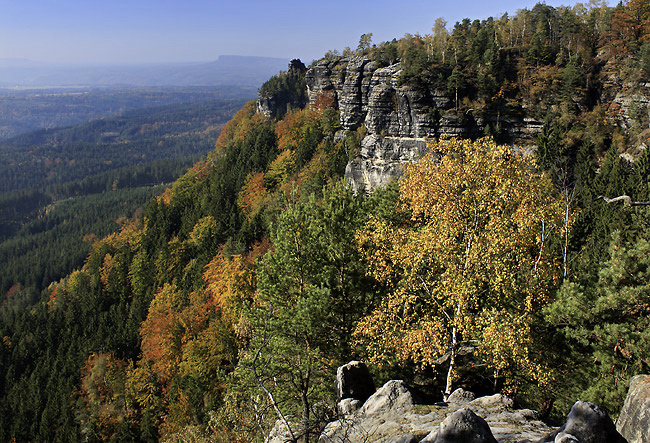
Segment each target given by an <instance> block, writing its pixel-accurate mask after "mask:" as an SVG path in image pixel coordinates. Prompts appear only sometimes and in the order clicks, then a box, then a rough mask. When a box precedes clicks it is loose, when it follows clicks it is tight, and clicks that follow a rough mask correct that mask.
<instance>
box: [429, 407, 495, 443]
mask: <svg viewBox="0 0 650 443" xmlns="http://www.w3.org/2000/svg"><path fill="white" fill-rule="evenodd" d="M421 441H422V442H423V443H496V442H497V441H496V439H495V438H494V435H492V431H491V430H490V426H488V424H487V422H486V421H485V420H484V419H482V418H481V417H479V416H478V415H476V414H475V413H474V412H473V411H472V410H471V409H469V408H467V407H465V408H462V409H459V410H457V411H456V412H454V413H453V414H451V415H449V416H448V417H447V418H445V419H444V420H443V422H442V423H440V429H434V430H433V431H431V433H430V434H429V435H427V436H426V437H424V439H423V440H421Z"/></svg>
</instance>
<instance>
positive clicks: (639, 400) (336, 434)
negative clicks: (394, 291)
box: [266, 361, 650, 443]
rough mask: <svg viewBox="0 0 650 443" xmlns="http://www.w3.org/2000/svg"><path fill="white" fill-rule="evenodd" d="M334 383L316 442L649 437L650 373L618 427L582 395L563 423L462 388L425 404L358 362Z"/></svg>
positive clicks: (281, 437)
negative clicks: (376, 378) (380, 381)
mask: <svg viewBox="0 0 650 443" xmlns="http://www.w3.org/2000/svg"><path fill="white" fill-rule="evenodd" d="M335 387H336V394H337V396H338V400H339V401H338V404H337V407H336V409H337V412H338V418H337V419H336V420H334V421H332V422H330V423H328V424H327V425H326V426H325V427H324V429H323V431H322V432H321V435H320V437H319V439H318V443H346V442H350V443H353V442H365V443H496V442H508V443H524V442H537V443H551V442H553V443H578V442H581V443H625V442H629V443H648V442H650V426H649V424H650V422H648V420H650V377H649V376H638V377H635V378H634V379H632V382H631V385H630V392H629V394H628V398H627V400H626V402H625V406H624V408H623V410H622V411H621V414H620V417H619V421H618V427H617V426H615V425H614V422H613V421H612V420H611V419H610V417H609V416H608V415H607V413H606V412H605V411H604V410H603V409H602V408H600V407H599V406H598V405H595V404H593V403H589V402H584V401H577V402H576V403H575V404H574V405H573V407H572V408H571V410H570V411H569V414H568V415H567V420H566V423H564V424H563V425H562V426H560V427H557V426H556V427H553V426H550V425H549V424H547V423H546V422H544V421H543V420H542V419H541V417H540V415H539V413H538V412H536V411H533V410H530V409H517V408H515V407H514V402H513V400H512V399H511V398H508V397H507V396H504V395H502V394H495V395H491V396H486V397H479V398H476V397H475V395H474V394H473V393H471V392H468V391H464V390H463V389H457V390H456V391H454V392H453V393H452V394H451V395H450V396H449V398H448V399H447V401H446V402H440V403H435V404H421V403H420V402H419V401H418V399H417V395H416V394H415V393H414V392H413V391H412V390H411V389H410V388H409V387H408V386H407V385H406V384H405V383H404V382H403V381H401V380H391V381H389V382H387V383H386V384H385V385H384V386H382V387H381V388H379V389H378V390H376V391H374V382H373V381H372V378H371V377H370V374H369V372H368V369H367V368H366V366H365V365H364V364H363V363H361V362H358V361H353V362H350V363H348V364H347V365H344V366H342V367H341V368H339V370H338V372H337V379H336V382H335ZM373 391H374V393H372V395H369V394H370V392H373ZM368 395H369V396H368ZM283 428H284V427H283V426H282V424H281V423H280V422H278V423H277V424H276V427H275V428H274V429H273V431H272V432H271V434H270V435H269V437H268V438H267V439H266V443H286V442H289V441H291V440H290V439H289V438H288V436H287V435H285V433H284V432H283ZM624 436H625V437H624ZM626 438H627V440H626Z"/></svg>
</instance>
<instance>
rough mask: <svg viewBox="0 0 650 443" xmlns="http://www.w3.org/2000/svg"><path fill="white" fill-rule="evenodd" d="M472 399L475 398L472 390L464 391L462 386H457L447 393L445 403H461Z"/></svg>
mask: <svg viewBox="0 0 650 443" xmlns="http://www.w3.org/2000/svg"><path fill="white" fill-rule="evenodd" d="M474 399H476V395H474V393H473V392H470V391H466V390H464V389H463V388H458V389H456V390H455V391H454V392H452V393H451V394H450V395H449V397H448V398H447V403H458V404H461V405H462V404H465V403H469V402H471V401H472V400H474Z"/></svg>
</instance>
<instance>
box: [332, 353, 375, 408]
mask: <svg viewBox="0 0 650 443" xmlns="http://www.w3.org/2000/svg"><path fill="white" fill-rule="evenodd" d="M334 390H335V391H336V397H337V400H338V401H339V402H340V401H341V400H343V399H348V398H349V399H355V400H359V401H360V402H361V403H363V402H365V401H366V400H367V399H368V397H370V396H371V395H372V394H374V393H375V382H374V381H373V380H372V376H371V375H370V372H369V371H368V367H367V366H366V365H365V363H362V362H360V361H351V362H350V363H348V364H346V365H343V366H341V367H340V368H338V369H337V371H336V380H335V381H334Z"/></svg>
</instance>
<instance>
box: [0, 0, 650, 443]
mask: <svg viewBox="0 0 650 443" xmlns="http://www.w3.org/2000/svg"><path fill="white" fill-rule="evenodd" d="M649 37H650V7H648V5H647V2H643V1H637V0H630V1H629V2H627V3H626V4H621V5H619V6H617V7H615V8H610V7H607V6H603V5H599V4H597V3H594V2H592V3H590V4H589V5H588V6H584V5H576V6H575V7H573V8H553V7H550V6H546V5H543V4H538V5H536V6H535V7H534V8H533V9H532V10H522V11H519V12H518V13H517V14H516V15H514V16H507V15H506V16H503V17H500V18H496V19H494V18H490V19H487V20H483V21H479V20H475V21H470V20H465V21H462V22H459V23H457V24H456V25H455V26H454V27H453V29H451V30H448V29H447V28H446V27H445V24H444V22H443V21H440V20H439V21H436V22H435V25H434V28H433V33H432V34H431V35H425V36H419V35H415V36H411V35H406V36H404V38H402V39H400V40H394V41H392V42H385V43H380V44H377V45H373V44H372V41H371V36H370V35H369V34H366V35H364V36H362V38H361V40H360V44H359V47H358V48H357V49H356V50H355V51H352V50H349V49H346V50H345V51H344V52H345V53H344V54H340V55H339V54H336V53H334V52H331V53H329V54H327V55H326V57H325V59H324V60H321V61H316V62H315V63H314V65H313V66H312V69H315V67H318V66H321V65H319V63H322V62H328V63H329V61H332V62H335V63H334V65H336V63H338V61H340V60H342V59H346V60H349V59H354V58H355V57H356V58H357V59H359V60H362V59H364V60H365V59H372V60H374V62H375V63H376V64H377V65H378V66H385V67H389V66H393V67H394V70H395V73H396V74H395V75H396V77H397V80H398V81H399V82H400V84H408V85H410V87H411V88H414V89H417V90H420V91H423V92H422V96H425V95H426V94H429V95H436V96H437V97H440V102H441V103H442V102H444V103H446V107H439V108H435V109H434V108H431V112H430V121H431V122H443V123H444V122H446V121H449V119H450V118H451V117H455V118H457V119H458V120H459V121H461V120H462V121H464V122H465V123H463V122H462V121H461V123H459V125H460V126H458V127H465V125H466V123H467V121H468V120H467V119H466V120H463V119H465V118H466V116H469V115H475V114H476V112H477V111H476V110H477V109H478V110H480V111H478V112H480V113H481V114H482V118H484V120H482V121H484V122H488V124H484V125H483V128H482V130H481V131H477V130H476V128H477V127H478V126H477V125H474V126H472V128H473V129H472V130H471V131H470V132H469V134H470V136H468V137H460V135H466V133H465V132H463V131H458V132H455V133H453V132H452V133H445V131H439V132H440V133H439V134H437V136H431V137H426V140H425V143H426V148H427V149H426V153H424V154H423V155H422V156H421V157H420V158H417V159H415V160H414V161H413V162H412V163H410V164H409V165H408V166H406V167H405V169H404V171H403V174H404V175H403V176H402V178H401V179H399V180H394V181H392V182H391V183H390V184H389V185H388V186H386V187H383V188H378V189H376V190H374V192H372V193H371V194H366V193H364V192H358V193H356V194H355V193H354V192H352V189H351V188H350V187H349V186H348V185H347V183H346V182H345V181H344V179H343V176H344V173H345V170H346V165H349V164H350V162H351V161H352V160H354V159H356V158H357V157H358V156H359V155H360V153H362V152H363V150H364V149H366V150H367V145H364V144H363V143H364V140H365V139H366V136H367V134H368V130H369V128H368V127H366V126H365V124H364V122H362V121H353V120H354V119H353V118H352V117H351V115H350V114H346V112H347V110H346V109H347V108H346V107H345V106H347V105H350V103H343V105H345V106H343V105H342V104H341V103H342V102H341V101H340V100H339V96H337V95H336V94H338V89H336V87H332V88H329V89H328V88H322V91H320V92H319V93H318V94H313V89H310V88H307V86H308V82H307V81H306V80H305V78H306V76H310V75H312V76H313V75H314V74H313V72H311V71H307V73H305V72H304V71H303V70H301V69H290V70H289V71H288V72H286V73H282V74H280V75H279V76H277V77H275V78H274V79H272V80H270V81H269V82H268V83H267V84H266V85H265V86H263V87H262V89H261V91H260V92H261V94H260V95H261V96H262V97H261V99H262V100H261V101H263V102H264V106H261V108H264V110H265V111H266V110H269V111H270V112H267V113H266V114H265V113H262V112H257V110H258V107H257V106H256V103H254V102H249V103H247V104H246V105H245V106H244V107H243V108H242V109H241V110H240V111H239V112H238V113H237V114H236V115H235V117H234V118H233V119H232V120H230V121H229V122H228V123H227V124H226V125H225V127H224V128H223V129H222V130H221V133H220V135H219V138H218V140H217V141H216V143H215V146H214V149H213V150H212V151H211V152H210V153H209V154H208V155H207V157H205V158H202V159H201V160H199V161H197V162H196V163H195V164H194V166H192V167H191V168H190V169H189V170H188V171H187V172H186V173H185V174H184V175H183V176H182V177H181V178H180V179H178V180H177V181H176V182H175V183H174V184H173V185H172V186H171V187H169V188H168V189H165V191H164V192H162V193H161V194H160V195H158V196H157V197H155V198H153V199H151V200H149V202H148V203H147V204H146V206H145V207H144V210H143V211H142V213H138V214H134V215H133V216H132V217H129V218H128V220H124V221H123V224H122V227H121V229H120V231H119V232H117V233H114V234H111V235H108V236H106V237H103V238H97V239H96V240H95V241H94V242H93V243H92V250H91V252H90V254H89V255H88V256H87V258H86V261H85V263H84V264H83V266H80V267H79V268H78V269H77V270H75V271H74V272H72V273H71V274H69V275H67V276H66V277H64V278H62V279H60V280H59V281H57V282H53V283H52V284H51V285H49V286H48V287H47V288H46V289H44V291H43V292H42V294H41V296H40V299H39V300H38V301H36V302H35V303H33V304H32V305H31V306H28V307H25V306H22V305H20V304H18V303H11V300H17V299H20V295H21V294H20V288H13V289H12V290H10V291H9V292H8V293H7V294H6V297H5V302H4V303H3V306H2V309H1V310H0V336H2V344H1V345H0V395H1V398H2V399H3V400H2V402H0V439H2V440H3V441H12V439H15V440H16V441H92V442H95V441H115V442H117V441H119V442H122V441H138V442H140V441H142V442H153V441H164V442H182V441H195V442H208V441H210V442H213V441H214V442H232V441H241V442H247V441H251V442H253V441H263V440H264V437H265V436H266V435H268V432H269V431H270V429H271V428H272V427H273V426H274V424H275V422H276V420H281V421H283V422H284V423H285V425H287V427H288V428H289V433H290V435H291V436H292V437H291V438H292V439H293V441H296V442H298V441H300V442H309V441H315V440H316V438H317V436H318V433H319V432H320V430H322V428H323V426H324V424H325V423H327V422H328V421H330V420H333V419H334V418H335V417H336V412H335V409H334V402H335V398H334V391H333V389H332V386H331V380H332V379H333V375H334V373H335V371H336V367H337V366H339V365H340V364H342V363H346V362H348V361H350V360H352V359H360V360H364V361H366V362H369V365H370V368H371V371H372V372H373V375H374V376H375V378H376V379H377V380H379V381H385V380H388V379H391V378H396V377H402V378H404V379H406V380H408V381H409V382H410V383H411V385H413V386H416V387H417V388H418V390H419V393H420V395H421V396H422V397H423V398H429V399H431V400H436V401H439V400H442V399H443V397H446V395H448V394H449V393H450V392H451V391H452V390H453V389H454V388H456V387H464V388H467V389H471V390H473V391H475V392H477V393H482V394H489V393H493V392H503V393H506V394H508V395H510V396H512V397H513V398H514V399H515V400H516V401H517V402H518V403H519V404H520V405H523V406H526V407H531V408H535V409H538V410H539V411H541V412H542V414H544V415H546V416H552V417H556V418H558V417H561V416H562V415H563V414H566V412H567V411H568V409H569V407H570V405H571V404H573V402H574V401H575V400H576V399H577V398H580V399H582V400H589V401H593V402H596V403H598V404H600V405H602V406H604V407H605V408H607V409H608V410H609V411H610V413H611V414H612V415H614V416H615V415H616V414H617V412H618V410H619V409H620V406H621V404H622V402H623V399H624V395H625V392H626V390H627V386H628V381H629V379H630V377H631V376H633V375H635V374H639V373H643V372H646V373H647V371H649V370H650V367H649V366H650V365H649V363H648V360H647V353H648V350H649V349H650V335H649V332H648V331H650V329H649V328H648V318H649V317H648V314H650V312H649V308H648V306H650V299H649V297H650V294H649V293H648V290H647V280H648V278H649V277H650V275H649V274H648V272H649V269H650V268H649V267H648V260H649V257H650V254H648V251H647V249H648V242H649V241H650V238H648V236H649V234H648V233H649V232H650V230H648V226H647V223H648V222H647V220H648V215H650V214H649V213H648V209H647V206H640V205H633V204H630V205H623V204H622V202H620V201H619V202H612V203H608V202H607V200H606V199H605V198H601V197H603V196H604V197H607V198H611V197H616V196H619V195H628V196H630V200H631V201H632V202H642V201H647V200H648V199H650V194H649V190H648V180H649V179H650V175H649V174H650V169H649V168H648V158H647V152H646V145H647V141H648V134H649V133H650V132H649V131H648V129H649V127H648V121H649V118H648V109H647V103H648V102H649V101H648V100H646V97H647V95H646V94H645V90H644V88H645V86H644V85H645V83H644V78H647V75H648V74H650V68H648V61H649V60H650V58H649V57H650V43H648V38H649ZM397 63H399V65H396V64H397ZM292 66H298V63H293V62H292ZM397 73H399V74H397ZM328 75H330V74H328ZM345 75H346V73H344V72H342V71H341V73H340V77H339V78H344V77H345ZM330 78H331V75H330ZM372 87H373V86H372V85H368V88H369V89H370V90H371V89H372ZM418 88H419V89H418ZM433 89H435V90H436V92H435V94H433V93H432V92H431V91H432V90H433ZM262 93H263V94H262ZM371 93H372V91H371V92H370V93H369V94H371ZM278 97H279V98H281V100H280V99H277V98H278ZM307 98H309V100H307ZM397 100H398V98H396V102H395V103H394V107H395V108H394V109H393V108H391V109H392V111H391V110H389V111H388V112H393V111H395V109H397V108H399V105H400V104H399V103H398V102H397ZM307 101H308V103H307V104H306V105H305V102H307ZM273 103H276V104H279V107H277V108H276V109H271V108H272V106H273ZM269 104H270V105H269ZM303 105H304V106H303ZM206 112H211V111H210V110H206ZM395 112H396V111H395ZM267 114H269V115H267ZM506 116H508V118H515V117H517V116H518V117H517V118H522V119H523V118H524V117H526V118H538V119H540V120H541V121H543V124H542V125H541V128H540V130H539V133H538V134H537V135H536V136H535V138H534V145H535V146H536V150H534V152H529V151H528V150H525V149H522V148H521V145H520V144H519V142H520V140H517V139H516V137H513V135H512V133H509V132H508V131H503V130H502V126H500V122H502V121H504V119H505V117H506ZM445 119H447V120H445ZM366 121H367V120H366ZM427 121H429V120H427ZM475 121H476V120H475ZM102 124H104V123H102ZM142 127H144V126H142ZM468 127H469V126H468ZM437 128H440V126H435V125H434V126H431V130H432V131H433V132H434V133H435V131H437V130H438V129H437ZM370 129H372V128H370ZM102 131H103V129H102ZM105 132H110V135H109V136H107V135H105V134H104V135H102V136H101V137H100V139H98V140H97V142H98V143H105V141H104V139H102V137H110V138H111V140H110V143H112V142H115V143H118V142H119V140H120V138H121V137H123V136H124V135H123V134H124V133H123V132H119V134H117V133H114V132H118V131H115V130H114V129H112V128H111V127H108V126H107V127H106V131H105ZM144 132H146V131H144ZM378 136H381V137H384V136H385V137H386V138H388V137H391V135H390V134H383V135H382V134H379V135H378ZM61 137H62V138H63V139H64V140H66V142H68V143H70V144H71V146H73V145H74V140H75V132H74V131H71V132H67V133H62V134H61ZM168 137H169V138H172V139H173V136H171V135H169V136H168ZM135 138H136V140H137V135H136V136H135ZM421 138H425V137H421ZM106 143H109V142H106ZM110 143H109V144H107V145H106V152H107V153H108V155H111V150H110V148H111V145H110ZM163 143H164V142H163ZM56 146H57V145H56V143H52V144H51V145H49V146H46V147H44V148H43V149H42V151H43V152H50V151H51V150H54V151H56V153H57V155H64V154H65V151H64V150H61V151H60V152H59V151H57V150H56V149H58V148H56ZM101 146H104V145H101ZM54 151H52V152H54ZM39 152H40V151H39ZM152 155H153V154H152ZM61 158H62V160H64V157H61ZM70 160H71V159H68V158H65V161H70ZM110 160H111V161H113V162H117V163H119V160H120V159H119V156H118V157H115V158H110ZM39 167H40V166H39ZM57 186H59V185H57ZM52 189H55V187H54V185H53V188H52Z"/></svg>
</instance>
